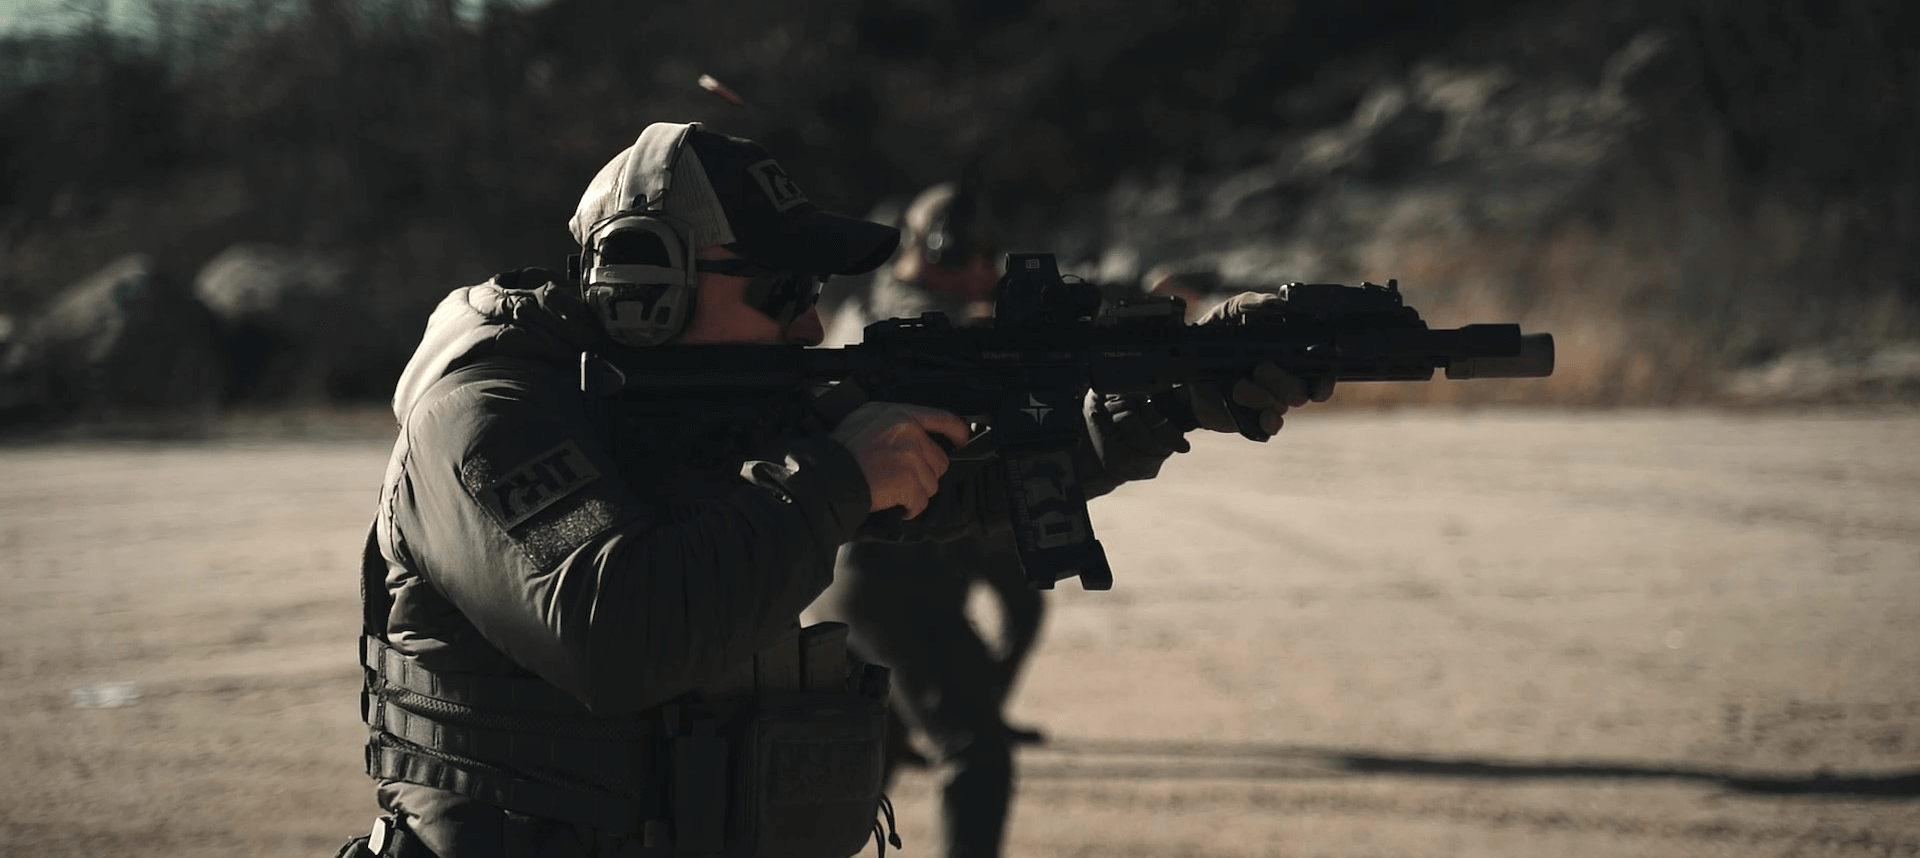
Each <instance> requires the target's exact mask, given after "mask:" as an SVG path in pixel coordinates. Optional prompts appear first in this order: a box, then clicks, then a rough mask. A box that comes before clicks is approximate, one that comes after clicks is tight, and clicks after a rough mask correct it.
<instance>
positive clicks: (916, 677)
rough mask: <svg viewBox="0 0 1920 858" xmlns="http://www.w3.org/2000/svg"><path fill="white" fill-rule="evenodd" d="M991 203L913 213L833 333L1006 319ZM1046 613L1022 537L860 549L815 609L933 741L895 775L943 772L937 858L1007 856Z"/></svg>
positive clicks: (967, 189)
mask: <svg viewBox="0 0 1920 858" xmlns="http://www.w3.org/2000/svg"><path fill="white" fill-rule="evenodd" d="M997 233H998V230H997V228H996V226H995V224H994V222H993V219H992V218H991V217H990V216H989V215H988V211H987V206H986V202H985V200H984V199H983V196H982V194H981V192H980V191H979V190H978V188H976V187H973V186H971V183H953V182H942V183H940V184H937V185H934V186H932V187H930V188H928V189H926V190H925V191H923V192H922V193H921V194H920V195H919V196H918V197H916V198H914V200H913V202H912V203H911V204H910V205H908V206H907V208H906V212H905V215H904V217H903V218H902V224H901V242H900V251H899V253H897V254H896V255H895V257H894V259H893V262H892V264H891V265H888V266H883V267H882V268H881V269H880V270H879V271H878V273H876V274H875V276H874V278H873V280H872V281H871V283H870V285H869V286H868V287H867V288H866V289H865V290H864V292H863V293H860V294H854V295H848V296H844V297H843V298H842V301H843V304H842V308H841V310H840V312H839V313H838V314H837V315H836V317H835V319H834V324H833V330H831V331H829V332H828V334H829V337H830V338H833V339H835V340H838V341H842V342H857V341H858V339H859V334H860V331H861V329H863V328H864V327H865V326H866V325H868V324H871V323H873V322H876V321H879V320H881V319H890V318H913V317H916V316H919V315H921V314H922V313H927V312H940V313H945V314H947V316H948V317H949V318H951V319H953V320H954V322H955V323H957V324H968V323H969V322H978V321H979V320H981V319H984V318H989V317H991V316H992V314H993V297H994V287H995V286H996V285H997V284H998V282H999V279H1000V261H999V260H1000V252H1001V248H1002V244H1001V242H1000V239H999V237H998V234H997ZM976 585H983V586H984V587H985V589H986V590H987V591H988V592H989V593H991V594H992V596H993V599H994V604H995V605H996V606H997V608H998V611H997V614H998V616H999V619H1000V622H999V623H998V624H997V625H998V626H999V634H998V636H997V637H998V639H997V640H989V639H987V638H986V637H984V636H983V635H982V633H981V630H980V629H979V628H978V627H977V626H976V625H975V624H974V622H973V621H972V620H970V619H969V616H968V612H967V607H968V600H969V597H970V596H971V594H972V593H973V591H974V589H975V587H976ZM1045 607H1046V603H1045V602H1044V601H1043V599H1042V594H1041V592H1040V591H1039V590H1038V589H1036V588H1034V586H1033V585H1032V584H1031V583H1029V582H1028V581H1027V579H1026V574H1025V572H1024V571H1022V568H1021V564H1020V555H1019V553H1018V550H1017V548H1016V547H1015V545H1014V540H1013V536H1012V534H1011V533H1007V532H999V533H995V534H993V535H991V536H987V537H984V538H979V539H962V540H957V541H954V542H949V543H931V542H917V543H912V542H909V543H880V542H857V543H851V544H848V545H847V546H845V547H843V548H842V549H841V550H840V557H839V562H838V564H837V565H836V567H835V571H834V583H833V586H831V587H829V588H827V592H826V593H825V594H824V595H823V596H822V597H821V599H820V601H819V602H818V603H817V604H816V605H815V606H814V608H813V609H812V610H811V611H810V614H811V615H812V616H814V617H817V618H820V619H825V620H835V621H840V622H844V623H847V624H848V625H849V626H850V627H851V628H852V635H851V638H850V640H851V643H852V646H853V648H854V649H855V650H856V651H858V652H859V653H860V655H861V657H862V658H866V659H872V660H873V661H875V662H878V663H879V664H883V665H886V666H887V667H888V668H890V669H891V670H892V671H893V674H892V675H893V690H894V694H893V701H894V711H895V712H896V713H898V715H899V716H901V718H902V719H904V721H905V722H906V724H908V725H910V726H911V728H912V731H913V736H916V737H918V738H920V739H922V740H923V743H924V746H925V747H926V749H927V750H926V754H927V755H928V756H927V757H923V756H922V755H921V753H920V751H919V750H918V749H917V748H915V747H913V745H912V743H911V742H910V739H909V737H908V736H906V735H900V736H897V737H895V739H894V741H893V742H892V748H891V751H892V753H891V754H890V755H889V767H888V772H889V776H891V774H892V773H893V772H894V771H895V770H896V769H897V768H898V767H899V766H900V765H903V764H904V765H925V764H931V765H932V766H933V767H934V768H935V770H936V777H937V783H936V786H935V789H936V790H937V799H938V804H939V811H940V812H939V820H940V834H939V835H938V836H939V850H938V851H937V852H936V855H944V856H947V858H962V856H967V858H971V856H991V855H999V854H1000V844H1001V841H1002V839H1003V835H1004V832H1005V829H1006V821H1007V810H1008V806H1009V804H1010V803H1011V801H1012V795H1013V748H1014V746H1015V745H1017V744H1021V743H1030V742H1039V741H1041V740H1042V738H1043V737H1042V736H1041V735H1040V733H1039V732H1037V731H1035V730H1032V729H1026V728H1020V727H1014V726H1011V725H1009V724H1008V723H1007V722H1006V719H1005V710H1006V706H1007V702H1008V697H1009V696H1010V695H1011V693H1012V691H1013V688H1014V686H1015V682H1016V680H1017V679H1018V678H1019V674H1020V669H1021V667H1023V666H1024V665H1025V664H1026V661H1027V657H1028V655H1030V654H1031V653H1032V651H1033V646H1034V643H1035V641H1036V640H1037V639H1038V636H1039V632H1040V623H1041V619H1042V616H1043V615H1044V613H1045Z"/></svg>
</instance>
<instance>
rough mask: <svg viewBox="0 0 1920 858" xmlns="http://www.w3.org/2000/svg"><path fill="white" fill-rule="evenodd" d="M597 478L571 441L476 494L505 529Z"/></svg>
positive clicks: (597, 474) (595, 472)
mask: <svg viewBox="0 0 1920 858" xmlns="http://www.w3.org/2000/svg"><path fill="white" fill-rule="evenodd" d="M599 478H600V471H599V470H597V469H595V468H594V467H593V462H592V461H591V460H589V459H588V458H587V456H586V454H585V453H582V452H580V448H579V447H577V446H575V445H574V443H573V442H572V441H565V442H562V443H561V444H560V446H558V447H555V448H553V449H551V450H548V451H546V452H544V453H541V454H540V455H538V456H535V457H533V458H532V459H531V460H529V461H527V462H526V463H525V464H522V465H520V466H519V467H516V468H514V469H513V470H511V471H508V472H507V475H506V476H504V477H501V478H500V479H498V480H495V481H494V482H493V483H492V484H491V485H488V486H487V487H486V488H484V489H481V490H480V491H479V492H478V493H476V494H477V497H478V499H479V501H480V503H481V504H482V505H484V506H486V507H487V509H488V511H490V512H492V513H493V517H494V518H495V519H498V520H499V522H500V525H501V526H502V527H505V528H506V529H508V530H512V529H514V528H515V527H518V526H519V525H520V524H521V523H522V522H525V521H526V520H527V519H529V518H532V517H533V514H534V513H537V512H539V511H541V510H543V509H546V508H547V507H549V506H552V505H553V504H554V502H555V501H558V500H560V499H561V498H564V497H566V496H567V495H570V494H572V493H574V492H575V491H578V490H579V489H580V488H581V487H582V486H585V485H586V484H588V483H591V482H593V481H594V480H597V479H599Z"/></svg>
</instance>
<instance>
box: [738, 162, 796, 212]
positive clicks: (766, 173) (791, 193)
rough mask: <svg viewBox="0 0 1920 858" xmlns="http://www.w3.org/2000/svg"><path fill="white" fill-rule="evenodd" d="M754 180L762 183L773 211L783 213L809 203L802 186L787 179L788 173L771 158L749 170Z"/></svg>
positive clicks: (761, 187)
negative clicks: (801, 188)
mask: <svg viewBox="0 0 1920 858" xmlns="http://www.w3.org/2000/svg"><path fill="white" fill-rule="evenodd" d="M747 172H749V173H752V174H753V178H754V179H755V180H757V181H759V182H760V190H762V191H764V192H766V195H767V199H768V200H769V201H770V202H772V203H773V210H774V211H776V212H783V211H786V210H787V209H790V208H793V207H794V206H797V205H800V204H801V203H804V202H806V201H807V195H806V194H803V193H800V186H799V185H796V184H794V183H793V179H791V178H788V177H787V171H786V170H783V169H780V165H779V164H778V163H776V162H775V161H774V160H773V159H771V158H769V159H767V160H765V161H761V162H760V163H758V164H755V165H753V166H751V167H748V168H747Z"/></svg>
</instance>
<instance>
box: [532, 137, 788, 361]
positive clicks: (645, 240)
mask: <svg viewBox="0 0 1920 858" xmlns="http://www.w3.org/2000/svg"><path fill="white" fill-rule="evenodd" d="M697 127H698V125H697V124H696V123H688V124H683V125H675V124H668V123H656V124H655V125H652V126H649V127H648V128H647V130H646V131H645V132H642V134H641V135H640V139H639V140H638V141H636V142H635V143H634V145H633V146H632V147H631V148H630V149H629V150H628V152H627V155H626V158H625V159H624V160H622V161H621V162H619V166H618V168H617V170H616V172H615V173H614V174H613V175H612V176H610V177H607V178H611V179H612V180H613V181H614V182H615V184H614V185H613V186H612V187H611V188H609V189H607V192H608V193H611V194H612V195H613V197H614V198H615V199H622V200H633V201H635V203H636V204H635V205H633V206H631V207H629V208H627V209H624V210H622V211H619V212H615V213H613V214H611V215H608V216H606V217H604V218H602V219H601V220H600V221H598V222H596V223H594V224H592V225H591V226H590V227H589V228H588V229H587V230H586V231H585V238H584V240H583V242H582V246H581V253H580V258H579V260H578V261H577V262H575V263H574V265H573V266H572V268H573V270H572V271H570V273H571V274H573V275H574V276H575V277H576V278H577V279H578V282H579V283H580V291H581V297H582V298H583V299H584V300H585V301H586V303H587V305H588V306H589V307H590V308H591V309H592V310H593V312H594V314H595V315H596V316H597V317H598V318H599V320H600V323H601V326H602V327H603V328H604V329H605V330H606V332H607V335H608V336H609V337H610V338H612V339H613V340H614V341H615V342H617V343H620V344H621V345H626V346H652V345H659V344H661V343H665V342H668V341H670V340H672V339H673V338H674V337H677V336H679V335H680V333H681V332H682V331H684V330H686V327H687V323H688V321H689V320H690V319H691V318H692V316H693V313H694V308H695V305H696V304H697V300H698V288H697V287H698V284H699V275H698V272H701V271H709V272H714V273H718V274H726V275H731V276H736V277H745V278H748V280H749V282H748V284H747V288H746V291H745V295H744V297H745V300H746V302H747V304H749V305H750V306H752V307H754V308H755V309H757V310H759V311H760V312H762V313H765V314H766V315H767V316H769V317H771V318H773V319H774V320H775V321H777V322H780V323H781V324H786V323H789V322H791V321H793V320H794V319H796V318H798V317H799V316H800V315H801V314H803V313H805V312H806V311H807V310H808V309H809V308H811V307H812V306H813V304H814V302H815V301H816V300H818V298H819V295H820V288H821V286H822V285H823V284H824V283H825V282H826V277H825V276H820V275H814V274H803V273H797V272H790V271H783V270H778V269H774V268H769V267H767V266H764V265H760V264H757V263H755V262H753V261H751V260H747V259H742V258H731V259H696V258H695V251H696V248H695V246H694V233H695V229H694V227H693V226H692V225H691V224H689V223H687V222H685V221H683V220H680V219H678V218H675V217H672V216H670V215H668V214H667V213H666V211H665V203H666V199H667V190H668V187H669V185H670V184H671V182H672V180H673V173H674V171H675V170H677V169H681V168H683V167H684V168H685V169H693V170H700V169H704V168H703V167H702V166H700V165H699V162H698V161H697V160H693V159H688V162H687V163H685V164H683V162H682V154H683V153H682V150H683V149H685V147H686V146H687V145H688V140H689V138H690V137H691V136H692V134H693V131H694V130H695V129H696V128H697ZM686 154H687V155H691V154H692V153H690V152H689V153H686ZM610 166H611V165H610ZM696 178H697V179H704V178H705V177H704V176H701V177H696ZM595 183H596V185H599V184H600V183H601V178H596V179H595ZM698 184H702V183H701V182H698V181H696V185H698ZM590 193H591V192H590ZM695 193H696V194H698V193H699V191H695ZM706 195H707V196H708V197H711V191H708V192H707V194H706ZM714 205H715V206H716V207H717V200H715V201H714ZM696 217H698V216H696ZM707 217H709V218H713V217H718V218H724V217H725V213H724V210H723V209H720V210H718V211H716V210H714V209H711V208H710V209H709V210H708V213H707Z"/></svg>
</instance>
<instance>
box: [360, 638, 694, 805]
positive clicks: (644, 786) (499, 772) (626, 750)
mask: <svg viewBox="0 0 1920 858" xmlns="http://www.w3.org/2000/svg"><path fill="white" fill-rule="evenodd" d="M360 663H361V664H362V665H363V666H364V667H365V668H366V686H365V688H364V689H363V691H362V693H361V709H360V714H361V717H362V719H363V720H365V721H366V723H367V725H368V726H369V727H371V728H372V732H371V734H370V735H369V737H368V740H367V749H366V764H367V774H368V775H370V776H372V777H374V778H378V779H383V780H400V781H407V782H409V783H417V784H423V785H426V786H431V787H435V788H438V789H444V790H448V791H450V792H455V793H459V794H461V795H465V796H469V797H472V798H477V799H480V800H482V801H486V802H489V803H491V804H495V805H498V806H500V807H503V808H506V809H508V810H513V811H517V812H520V813H525V814H529V815H533V816H541V817H547V818H550V819H560V820H566V821H569V822H579V823H586V824H589V825H592V826H594V827H596V828H600V829H602V830H604V831H607V832H609V833H616V834H632V833H635V832H637V831H639V830H640V827H641V826H642V825H643V823H644V821H645V820H646V819H649V818H653V817H655V816H657V815H658V814H657V813H656V812H655V811H656V809H657V805H658V803H659V790H658V789H657V788H653V787H650V784H649V781H650V780H652V778H650V777H649V775H650V774H658V772H657V771H656V761H655V760H654V759H653V756H654V748H653V747H652V746H651V745H652V742H653V741H654V738H655V732H654V731H653V729H652V728H651V727H650V725H649V722H648V721H647V720H645V718H644V716H642V715H628V716H622V717H617V718H609V717H603V716H596V715H593V714H592V713H590V712H589V711H587V709H586V707H584V706H582V705H581V704H580V703H578V702H576V701H574V700H573V699H572V698H570V697H568V696H567V695H566V694H565V693H564V692H561V691H560V690H559V689H557V688H554V687H553V686H551V685H548V684H546V683H544V682H541V681H540V680H538V679H535V678H533V677H513V676H492V675H486V674H455V673H436V672H433V671H429V670H427V669H426V668H424V667H422V666H421V665H420V664H419V662H417V661H415V660H414V659H412V658H409V657H407V656H406V655H404V654H402V653H400V652H398V651H395V650H394V649H393V648H392V647H391V646H389V645H388V644H387V643H386V642H385V641H384V640H382V639H380V638H378V637H376V636H373V635H364V636H362V638H361V643H360Z"/></svg>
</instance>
